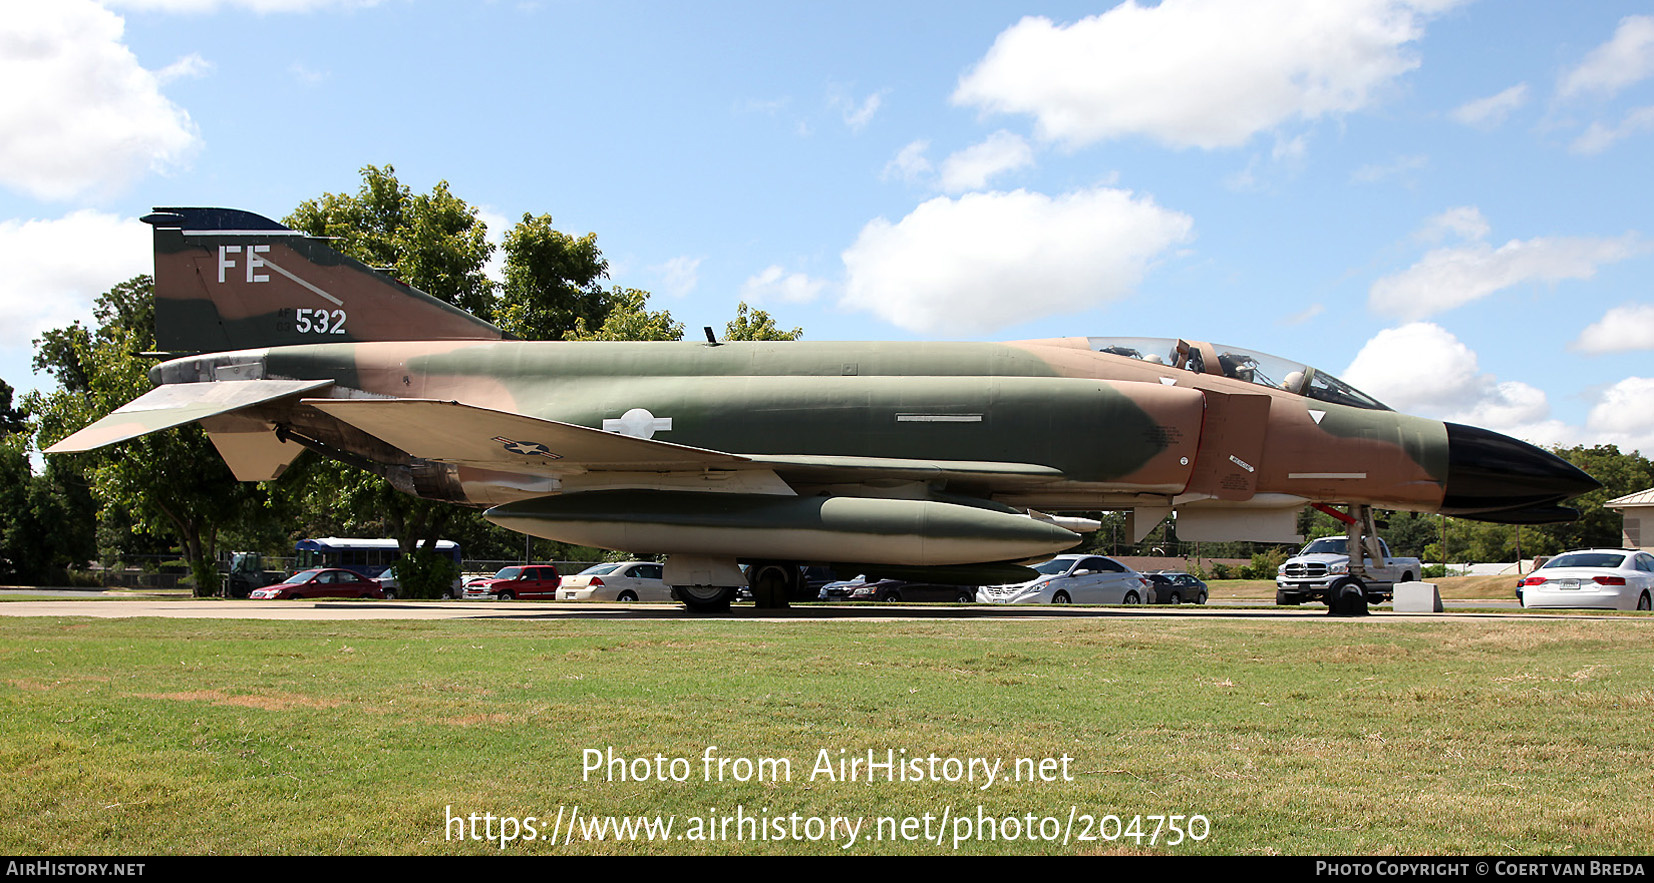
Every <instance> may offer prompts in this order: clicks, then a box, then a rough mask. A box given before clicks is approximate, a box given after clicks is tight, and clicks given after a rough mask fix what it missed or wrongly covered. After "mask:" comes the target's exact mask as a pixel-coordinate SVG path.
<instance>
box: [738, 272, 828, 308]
mask: <svg viewBox="0 0 1654 883" xmlns="http://www.w3.org/2000/svg"><path fill="white" fill-rule="evenodd" d="M826 285H827V283H826V282H825V281H824V280H821V279H813V278H811V277H809V276H807V275H805V274H803V273H788V272H787V271H786V270H785V269H784V268H782V267H781V265H780V264H772V265H770V266H768V267H765V268H764V271H763V272H762V273H759V274H758V275H756V276H751V277H748V279H747V281H746V282H744V283H742V284H741V298H742V299H743V300H749V301H752V302H754V303H768V302H773V301H783V302H786V303H804V302H806V301H812V300H815V299H816V296H817V295H819V294H820V293H821V289H822V288H824V287H826Z"/></svg>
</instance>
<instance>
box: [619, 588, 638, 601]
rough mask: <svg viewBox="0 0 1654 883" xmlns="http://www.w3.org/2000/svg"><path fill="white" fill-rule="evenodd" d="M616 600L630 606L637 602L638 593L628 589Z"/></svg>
mask: <svg viewBox="0 0 1654 883" xmlns="http://www.w3.org/2000/svg"><path fill="white" fill-rule="evenodd" d="M615 600H616V601H620V602H622V603H625V604H630V603H631V602H633V601H636V600H637V592H634V591H632V590H631V589H627V590H626V591H624V592H621V593H620V595H619V596H618V597H616V598H615Z"/></svg>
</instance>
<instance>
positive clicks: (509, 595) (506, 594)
mask: <svg viewBox="0 0 1654 883" xmlns="http://www.w3.org/2000/svg"><path fill="white" fill-rule="evenodd" d="M494 597H495V598H497V599H499V600H501V601H515V600H517V593H516V592H513V591H511V590H510V589H506V590H505V591H503V592H501V593H499V594H498V595H495V596H494Z"/></svg>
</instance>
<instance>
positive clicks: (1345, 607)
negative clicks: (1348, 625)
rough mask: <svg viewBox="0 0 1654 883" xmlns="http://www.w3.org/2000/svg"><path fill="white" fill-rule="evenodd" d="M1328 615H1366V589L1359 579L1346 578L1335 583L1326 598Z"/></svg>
mask: <svg viewBox="0 0 1654 883" xmlns="http://www.w3.org/2000/svg"><path fill="white" fill-rule="evenodd" d="M1327 613H1328V615H1330V616H1366V615H1367V590H1366V588H1365V587H1363V586H1362V585H1361V582H1360V581H1359V580H1353V579H1347V580H1344V581H1342V582H1339V583H1336V584H1335V585H1333V587H1332V589H1331V594H1330V597H1329V598H1328V599H1327Z"/></svg>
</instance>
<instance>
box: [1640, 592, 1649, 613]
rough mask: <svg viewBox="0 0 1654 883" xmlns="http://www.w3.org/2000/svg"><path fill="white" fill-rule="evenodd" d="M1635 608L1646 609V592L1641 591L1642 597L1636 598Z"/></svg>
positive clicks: (1647, 603) (1647, 606) (1647, 601)
mask: <svg viewBox="0 0 1654 883" xmlns="http://www.w3.org/2000/svg"><path fill="white" fill-rule="evenodd" d="M1637 609H1638V610H1647V609H1649V599H1648V593H1647V592H1643V594H1642V597H1640V598H1638V599H1637Z"/></svg>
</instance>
